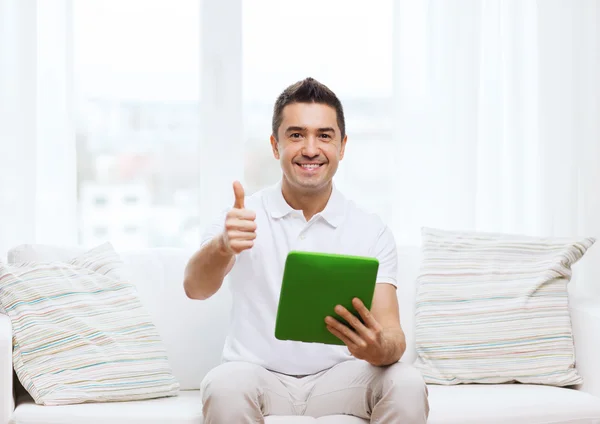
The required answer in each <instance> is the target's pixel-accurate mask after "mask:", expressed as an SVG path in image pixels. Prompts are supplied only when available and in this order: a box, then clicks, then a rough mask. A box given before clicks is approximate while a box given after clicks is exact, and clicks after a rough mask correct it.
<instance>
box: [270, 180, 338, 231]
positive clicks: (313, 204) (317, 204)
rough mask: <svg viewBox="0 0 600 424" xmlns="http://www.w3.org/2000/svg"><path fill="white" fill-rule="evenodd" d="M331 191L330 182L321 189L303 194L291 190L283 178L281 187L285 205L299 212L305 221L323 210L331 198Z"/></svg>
mask: <svg viewBox="0 0 600 424" xmlns="http://www.w3.org/2000/svg"><path fill="white" fill-rule="evenodd" d="M332 190H333V184H332V183H331V181H330V182H329V183H328V184H327V185H326V186H324V187H323V188H322V189H319V190H315V191H314V192H304V193H303V192H298V191H297V190H295V189H293V188H292V187H291V186H290V184H289V183H288V182H287V181H286V180H285V178H284V179H283V181H282V185H281V191H282V194H283V198H284V199H285V201H286V202H287V204H288V205H290V206H291V207H292V208H294V209H296V210H301V211H302V213H303V214H304V218H305V219H306V220H307V221H309V220H310V219H311V218H312V217H313V216H314V215H316V214H317V213H319V212H321V211H323V209H325V206H327V202H328V201H329V198H330V197H331V191H332Z"/></svg>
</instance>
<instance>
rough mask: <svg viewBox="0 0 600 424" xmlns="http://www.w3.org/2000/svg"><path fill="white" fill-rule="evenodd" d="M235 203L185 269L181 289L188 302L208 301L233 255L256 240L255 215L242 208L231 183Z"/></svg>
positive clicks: (238, 190) (237, 188)
mask: <svg viewBox="0 0 600 424" xmlns="http://www.w3.org/2000/svg"><path fill="white" fill-rule="evenodd" d="M233 192H234V195H235V203H234V204H233V208H232V209H230V210H229V212H227V215H226V216H225V220H224V221H225V222H224V223H220V222H219V223H217V224H216V225H214V226H213V228H212V230H210V231H209V234H214V235H213V236H212V238H211V239H210V241H209V242H207V243H206V244H205V245H204V246H202V248H201V249H200V250H199V251H198V252H197V253H195V254H194V255H193V256H192V257H191V258H190V260H189V261H188V264H187V266H186V267H185V273H184V280H183V288H184V290H185V294H186V295H187V296H188V297H189V298H191V299H201V300H204V299H208V298H209V297H211V296H212V295H213V294H215V293H216V292H217V291H218V290H219V289H220V288H221V286H222V285H223V280H224V279H225V276H226V275H227V274H229V271H231V269H232V268H233V265H234V264H235V255H237V254H239V253H241V252H243V251H244V250H247V249H251V248H252V246H253V245H254V239H255V238H256V223H255V222H254V221H255V219H256V214H255V213H254V212H253V211H251V210H248V209H246V208H245V207H244V189H243V187H242V185H241V184H240V183H239V182H237V181H236V182H234V183H233Z"/></svg>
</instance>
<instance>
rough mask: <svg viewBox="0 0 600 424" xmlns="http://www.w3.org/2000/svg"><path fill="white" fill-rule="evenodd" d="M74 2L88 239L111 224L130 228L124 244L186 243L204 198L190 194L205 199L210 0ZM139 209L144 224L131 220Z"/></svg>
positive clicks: (83, 234) (119, 241)
mask: <svg viewBox="0 0 600 424" xmlns="http://www.w3.org/2000/svg"><path fill="white" fill-rule="evenodd" d="M72 4H73V28H74V45H73V50H74V53H73V54H74V75H75V77H76V85H75V92H76V110H77V116H76V137H77V152H78V158H77V160H78V198H79V206H80V207H79V210H80V215H81V216H80V229H79V234H80V238H81V239H80V243H82V244H84V245H89V244H93V243H95V242H96V241H97V238H99V237H102V236H104V235H106V233H107V232H108V230H107V229H106V228H107V227H108V228H111V234H115V235H116V234H120V233H125V234H126V235H127V237H118V236H115V239H114V240H113V241H114V243H115V244H116V245H118V247H119V248H123V249H129V248H139V247H145V246H147V245H150V246H157V245H162V244H164V243H168V244H169V245H171V246H184V245H186V244H188V243H190V241H191V240H194V239H195V235H196V233H197V227H195V226H192V225H190V223H191V222H194V217H195V216H196V215H197V209H198V202H195V201H193V200H192V201H188V202H183V201H180V199H182V198H184V199H196V198H197V192H196V191H197V185H198V183H197V182H198V166H197V162H198V133H199V81H200V66H199V58H200V54H199V52H200V47H199V46H200V4H201V2H200V1H198V0H178V1H177V2H176V6H175V3H174V2H172V1H170V0H81V1H75V2H73V3H72ZM92 192H102V193H103V195H102V197H96V198H95V200H94V201H92V202H90V201H89V200H88V201H86V199H90V197H91V193H92ZM131 193H133V194H131ZM108 199H111V200H112V201H111V202H109V201H108ZM120 205H121V206H124V207H125V208H126V209H121V206H120ZM100 208H102V211H100V210H99V209H100ZM130 214H132V215H133V216H134V217H135V218H137V219H139V220H140V221H141V222H142V225H140V226H136V227H131V226H126V227H124V222H123V221H124V220H126V219H129V218H130V216H129V215H130ZM165 215H166V216H169V217H170V219H174V220H176V222H175V223H171V224H173V225H171V226H166V225H164V224H163V222H164V218H163V217H164V216H165ZM99 221H100V222H103V223H104V224H103V225H106V226H107V227H97V226H96V225H97V224H96V223H97V222H99ZM120 229H123V230H120ZM131 235H135V237H131Z"/></svg>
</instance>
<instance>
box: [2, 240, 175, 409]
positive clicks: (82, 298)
mask: <svg viewBox="0 0 600 424" xmlns="http://www.w3.org/2000/svg"><path fill="white" fill-rule="evenodd" d="M121 268H122V262H121V260H120V259H119V257H118V255H117V254H116V253H115V252H114V250H113V249H112V246H111V245H110V244H108V243H107V244H105V245H102V246H99V247H97V248H95V249H92V250H90V251H89V252H86V253H84V254H82V255H80V256H77V257H75V258H73V259H72V260H70V261H68V262H62V261H52V262H23V263H18V264H10V265H6V264H2V263H0V303H2V305H3V306H4V307H5V309H6V311H7V313H8V315H9V317H10V319H11V322H12V327H13V340H14V352H13V362H14V367H15V371H16V373H17V376H18V377H19V380H20V381H21V383H22V384H23V387H24V388H25V389H26V390H27V391H28V392H29V393H30V394H31V395H32V396H33V398H34V399H35V401H36V403H40V404H44V405H64V404H72V403H82V402H94V401H96V402H98V401H127V400H138V399H149V398H156V397H161V396H173V395H176V394H177V391H178V388H179V385H178V383H177V381H176V380H175V378H174V377H173V375H172V372H171V369H170V365H169V362H168V358H167V355H166V350H165V349H164V346H163V344H162V341H161V340H160V337H159V335H158V333H157V331H156V328H155V327H154V325H153V324H152V321H151V319H150V317H149V316H148V314H147V312H146V310H145V309H144V307H143V305H142V304H141V302H140V301H139V299H138V295H137V292H136V290H135V287H134V286H133V285H132V284H131V283H129V282H128V281H126V280H125V279H123V278H122V277H121V275H122V274H121Z"/></svg>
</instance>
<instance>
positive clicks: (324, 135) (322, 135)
mask: <svg viewBox="0 0 600 424" xmlns="http://www.w3.org/2000/svg"><path fill="white" fill-rule="evenodd" d="M321 137H322V138H331V136H330V135H329V134H321Z"/></svg>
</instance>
